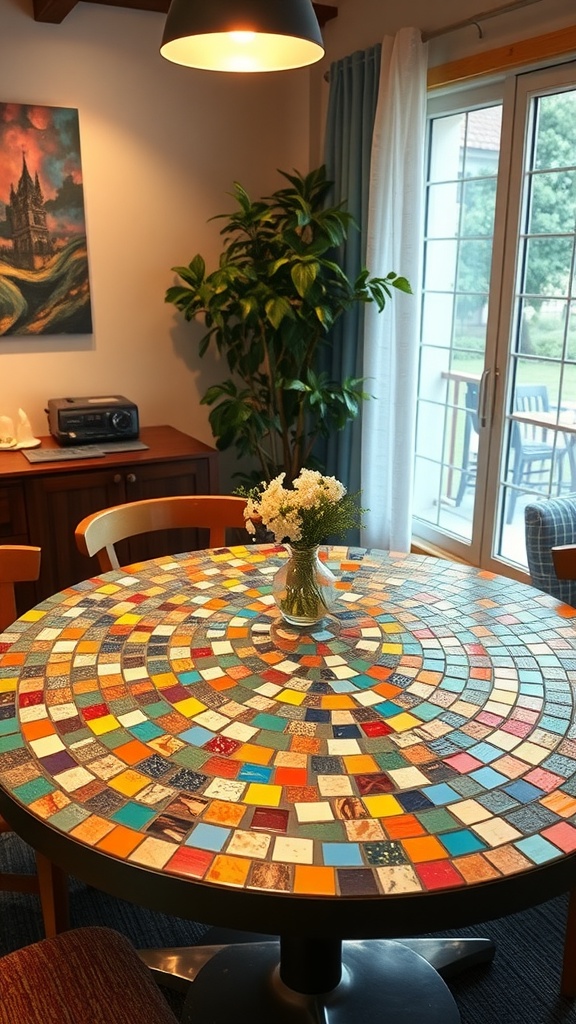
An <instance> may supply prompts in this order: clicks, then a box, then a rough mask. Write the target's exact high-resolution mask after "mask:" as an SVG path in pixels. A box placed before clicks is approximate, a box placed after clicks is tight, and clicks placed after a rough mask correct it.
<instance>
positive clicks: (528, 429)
mask: <svg viewBox="0 0 576 1024" xmlns="http://www.w3.org/2000/svg"><path fill="white" fill-rule="evenodd" d="M514 411H515V412H526V413H530V412H536V413H537V412H549V411H550V400H549V398H548V388H547V387H546V385H545V384H517V385H516V387H515V388H514ZM545 440H546V428H545V427H541V426H537V425H536V424H535V423H520V422H519V421H518V420H515V421H514V424H513V431H512V444H513V446H516V445H520V446H521V445H522V443H523V442H535V443H541V442H543V441H545Z"/></svg>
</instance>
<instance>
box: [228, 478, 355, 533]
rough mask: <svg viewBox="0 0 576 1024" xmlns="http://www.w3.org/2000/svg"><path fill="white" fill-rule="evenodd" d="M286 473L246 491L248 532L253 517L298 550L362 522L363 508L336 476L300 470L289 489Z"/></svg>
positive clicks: (250, 531) (245, 513)
mask: <svg viewBox="0 0 576 1024" xmlns="http://www.w3.org/2000/svg"><path fill="white" fill-rule="evenodd" d="M285 476H286V474H285V473H280V475H279V476H277V477H275V479H274V480H271V481H270V483H269V484H265V483H262V484H261V485H260V487H256V488H253V489H252V490H250V491H247V492H244V496H245V497H246V498H247V502H246V508H245V510H244V518H245V520H246V529H247V530H248V532H249V533H251V534H253V533H254V532H255V527H254V520H255V521H260V522H262V524H263V525H264V526H265V528H266V529H267V530H270V532H271V533H272V534H273V535H274V538H275V540H276V541H278V542H279V543H281V542H283V541H286V542H288V543H289V544H290V545H291V546H292V547H294V548H297V549H298V548H311V547H315V546H316V545H317V544H322V543H323V542H325V541H326V538H327V537H330V536H332V535H335V536H341V535H342V534H344V533H345V532H346V530H348V529H350V528H352V527H356V526H360V525H361V519H362V512H363V511H364V510H363V509H361V508H359V507H358V504H357V501H356V497H355V496H354V495H352V494H348V493H347V491H346V488H345V487H344V485H343V484H341V483H340V481H339V480H336V478H335V477H333V476H322V474H321V473H318V472H317V471H316V470H313V469H301V470H300V474H299V476H297V477H296V479H295V480H293V481H292V487H291V488H287V487H284V478H285Z"/></svg>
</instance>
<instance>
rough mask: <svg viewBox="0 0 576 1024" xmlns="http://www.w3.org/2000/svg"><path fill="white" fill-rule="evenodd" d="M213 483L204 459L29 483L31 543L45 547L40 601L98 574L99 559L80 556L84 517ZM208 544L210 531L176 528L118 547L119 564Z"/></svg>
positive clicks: (65, 475)
mask: <svg viewBox="0 0 576 1024" xmlns="http://www.w3.org/2000/svg"><path fill="white" fill-rule="evenodd" d="M209 486H210V477H209V461H208V459H205V458H199V459H181V460H174V461H167V462H154V463H147V464H144V463H138V464H136V463H135V464H133V465H132V466H122V467H117V468H114V469H101V470H99V469H93V470H90V471H86V472H73V473H72V472H69V473H55V474H54V475H50V476H49V475H46V476H43V477H41V478H37V479H35V480H30V481H26V501H27V507H28V513H29V520H30V543H32V544H39V545H40V547H41V548H42V570H41V575H40V580H39V583H38V585H37V588H36V589H37V600H38V601H40V600H43V599H44V598H45V597H49V596H50V594H54V593H56V592H57V591H59V590H63V589H64V588H65V587H69V586H72V585H73V584H74V583H79V582H80V581H81V580H84V579H88V578H89V577H90V576H94V575H97V573H98V571H99V569H98V563H97V561H96V559H95V558H92V559H87V558H86V557H85V556H84V555H81V554H80V552H79V551H78V549H77V548H76V542H75V540H74V531H75V529H76V527H77V525H78V523H79V522H80V520H81V519H83V518H84V516H88V515H90V514H91V513H92V512H97V511H98V510H99V509H102V508H108V507H109V506H110V505H119V504H121V503H123V502H125V501H139V500H141V499H142V498H161V497H163V496H165V495H179V494H207V493H209ZM206 544H207V533H206V531H199V530H171V531H162V532H158V533H154V534H147V535H145V536H142V537H137V538H133V539H131V540H130V541H129V542H128V541H124V542H123V543H122V544H119V545H117V548H116V550H117V552H118V559H119V561H120V564H121V565H129V564H130V563H132V562H140V561H143V560H145V559H147V558H153V557H154V556H156V555H166V554H172V553H174V552H176V551H192V550H195V549H197V548H199V547H205V546H206Z"/></svg>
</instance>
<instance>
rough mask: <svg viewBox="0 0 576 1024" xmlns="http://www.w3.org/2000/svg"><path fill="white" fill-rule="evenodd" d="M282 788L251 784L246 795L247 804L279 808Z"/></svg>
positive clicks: (260, 783)
mask: <svg viewBox="0 0 576 1024" xmlns="http://www.w3.org/2000/svg"><path fill="white" fill-rule="evenodd" d="M281 799H282V786H269V785H267V784H266V783H264V782H251V783H250V785H249V786H248V789H247V790H246V793H245V794H244V797H243V800H244V803H246V804H262V806H263V807H279V806H280V801H281Z"/></svg>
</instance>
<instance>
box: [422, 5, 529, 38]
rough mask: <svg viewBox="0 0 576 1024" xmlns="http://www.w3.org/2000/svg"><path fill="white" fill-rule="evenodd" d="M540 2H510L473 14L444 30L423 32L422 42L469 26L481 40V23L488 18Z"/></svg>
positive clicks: (446, 26)
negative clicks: (476, 30) (472, 27)
mask: <svg viewBox="0 0 576 1024" xmlns="http://www.w3.org/2000/svg"><path fill="white" fill-rule="evenodd" d="M541 2H542V0H512V3H508V4H504V5H503V6H502V7H493V8H492V9H491V10H490V11H480V13H479V14H473V15H472V16H471V17H470V18H464V19H463V20H462V21H455V22H453V23H452V24H451V25H445V27H444V28H437V29H434V31H432V32H423V33H422V42H424V43H427V42H428V40H429V39H436V38H437V37H438V36H444V35H447V34H448V32H455V31H456V30H457V29H459V28H468V27H469V26H470V25H475V26H476V28H477V29H478V33H479V36H480V39H482V26H481V25H480V22H481V21H488V19H489V18H497V17H498V16H499V15H500V14H508V13H509V12H510V11H517V10H520V8H521V7H530V6H531V5H532V4H539V3H541Z"/></svg>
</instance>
